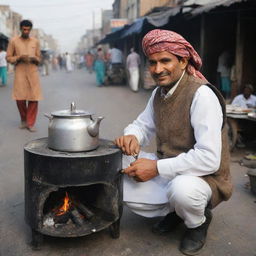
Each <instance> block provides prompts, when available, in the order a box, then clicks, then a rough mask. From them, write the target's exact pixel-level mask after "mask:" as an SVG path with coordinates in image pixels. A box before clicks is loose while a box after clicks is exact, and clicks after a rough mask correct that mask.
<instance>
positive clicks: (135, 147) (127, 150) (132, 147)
mask: <svg viewBox="0 0 256 256" xmlns="http://www.w3.org/2000/svg"><path fill="white" fill-rule="evenodd" d="M114 143H115V144H116V145H117V146H118V147H119V148H120V149H121V150H122V151H123V153H124V154H126V155H133V156H135V155H138V154H139V152H140V144H139V142H138V140H137V138H136V137H135V136H134V135H125V136H121V137H119V138H117V139H115V141H114Z"/></svg>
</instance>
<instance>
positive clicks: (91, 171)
mask: <svg viewBox="0 0 256 256" xmlns="http://www.w3.org/2000/svg"><path fill="white" fill-rule="evenodd" d="M121 158H122V153H121V151H120V150H119V149H118V148H116V147H115V146H114V145H113V143H112V142H111V141H107V140H100V145H99V147H98V148H97V149H96V150H94V151H89V152H79V153H68V152H59V151H54V150H51V149H49V148H48V146H47V138H41V139H37V140H34V141H31V142H29V143H27V144H26V145H25V148H24V160H25V161H24V165H25V219H26V222H27V223H28V225H29V226H30V227H31V229H32V245H33V246H35V247H37V246H39V243H40V241H41V240H42V235H43V234H44V235H50V236H56V237H77V236H84V235H88V234H91V233H94V232H97V231H100V230H102V229H105V228H109V229H110V233H111V235H112V237H113V238H118V237H119V222H120V218H121V215H122V179H121V174H120V170H121V168H122V161H121ZM67 196H68V197H67ZM64 198H68V199H69V200H68V204H67V205H69V209H68V210H67V211H66V212H65V213H61V214H62V215H63V216H60V215H58V214H59V213H58V214H57V213H56V212H57V211H58V212H59V211H60V209H61V205H62V204H63V201H65V199H64ZM57 208H58V209H57ZM61 211H63V209H61ZM64 214H65V215H64ZM63 221H64V222H63ZM65 221H66V222H65Z"/></svg>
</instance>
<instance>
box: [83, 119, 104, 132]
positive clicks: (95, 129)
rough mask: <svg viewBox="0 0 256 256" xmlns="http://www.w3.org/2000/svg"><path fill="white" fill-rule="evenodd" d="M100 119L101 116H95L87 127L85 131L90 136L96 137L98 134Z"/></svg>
mask: <svg viewBox="0 0 256 256" xmlns="http://www.w3.org/2000/svg"><path fill="white" fill-rule="evenodd" d="M102 119H104V117H103V116H99V117H97V119H96V120H94V121H93V123H92V124H90V125H89V126H88V127H87V131H88V133H89V134H90V135H91V136H92V137H96V136H97V135H98V134H99V127H100V122H101V120H102Z"/></svg>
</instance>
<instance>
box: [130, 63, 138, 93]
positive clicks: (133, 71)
mask: <svg viewBox="0 0 256 256" xmlns="http://www.w3.org/2000/svg"><path fill="white" fill-rule="evenodd" d="M129 73H130V81H129V84H130V87H131V89H132V90H133V91H134V92H137V91H138V89H139V77H140V75H139V68H138V67H134V68H129Z"/></svg>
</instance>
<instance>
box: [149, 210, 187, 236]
mask: <svg viewBox="0 0 256 256" xmlns="http://www.w3.org/2000/svg"><path fill="white" fill-rule="evenodd" d="M181 222H182V219H181V218H180V217H179V216H178V215H177V214H176V213H175V212H171V213H169V214H167V215H166V216H165V217H164V218H163V219H162V220H160V221H159V222H157V223H156V224H155V225H154V226H153V227H152V232H153V233H155V234H158V235H162V234H165V233H167V232H170V231H172V230H173V229H174V228H176V227H177V226H178V225H179V223H181Z"/></svg>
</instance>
